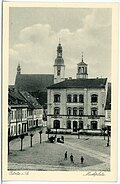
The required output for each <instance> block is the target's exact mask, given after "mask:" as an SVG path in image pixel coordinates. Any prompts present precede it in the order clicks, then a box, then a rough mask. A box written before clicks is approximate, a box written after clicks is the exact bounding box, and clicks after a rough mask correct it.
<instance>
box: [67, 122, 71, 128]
mask: <svg viewBox="0 0 120 184" xmlns="http://www.w3.org/2000/svg"><path fill="white" fill-rule="evenodd" d="M67 129H71V121H70V120H68V121H67Z"/></svg>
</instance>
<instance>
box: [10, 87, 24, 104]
mask: <svg viewBox="0 0 120 184" xmlns="http://www.w3.org/2000/svg"><path fill="white" fill-rule="evenodd" d="M8 104H9V105H27V102H26V100H25V99H24V98H23V97H22V95H21V94H20V93H19V91H18V90H17V89H15V88H12V89H10V88H9V93H8Z"/></svg>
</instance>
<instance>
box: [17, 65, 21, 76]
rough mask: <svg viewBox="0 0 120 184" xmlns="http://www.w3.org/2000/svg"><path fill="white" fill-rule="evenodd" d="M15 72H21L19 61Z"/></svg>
mask: <svg viewBox="0 0 120 184" xmlns="http://www.w3.org/2000/svg"><path fill="white" fill-rule="evenodd" d="M17 74H21V67H20V63H18V66H17Z"/></svg>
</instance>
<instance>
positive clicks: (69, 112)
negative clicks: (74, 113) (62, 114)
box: [67, 107, 71, 115]
mask: <svg viewBox="0 0 120 184" xmlns="http://www.w3.org/2000/svg"><path fill="white" fill-rule="evenodd" d="M67 115H71V107H68V108H67Z"/></svg>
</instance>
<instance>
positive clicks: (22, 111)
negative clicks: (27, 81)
mask: <svg viewBox="0 0 120 184" xmlns="http://www.w3.org/2000/svg"><path fill="white" fill-rule="evenodd" d="M8 104H9V106H10V108H11V110H10V122H9V129H8V131H9V135H10V136H11V137H17V136H19V135H21V134H26V133H27V108H28V105H27V103H26V101H25V100H24V99H23V98H22V97H21V95H20V94H19V93H18V92H17V90H16V89H14V88H13V89H12V90H10V89H9V97H8Z"/></svg>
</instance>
